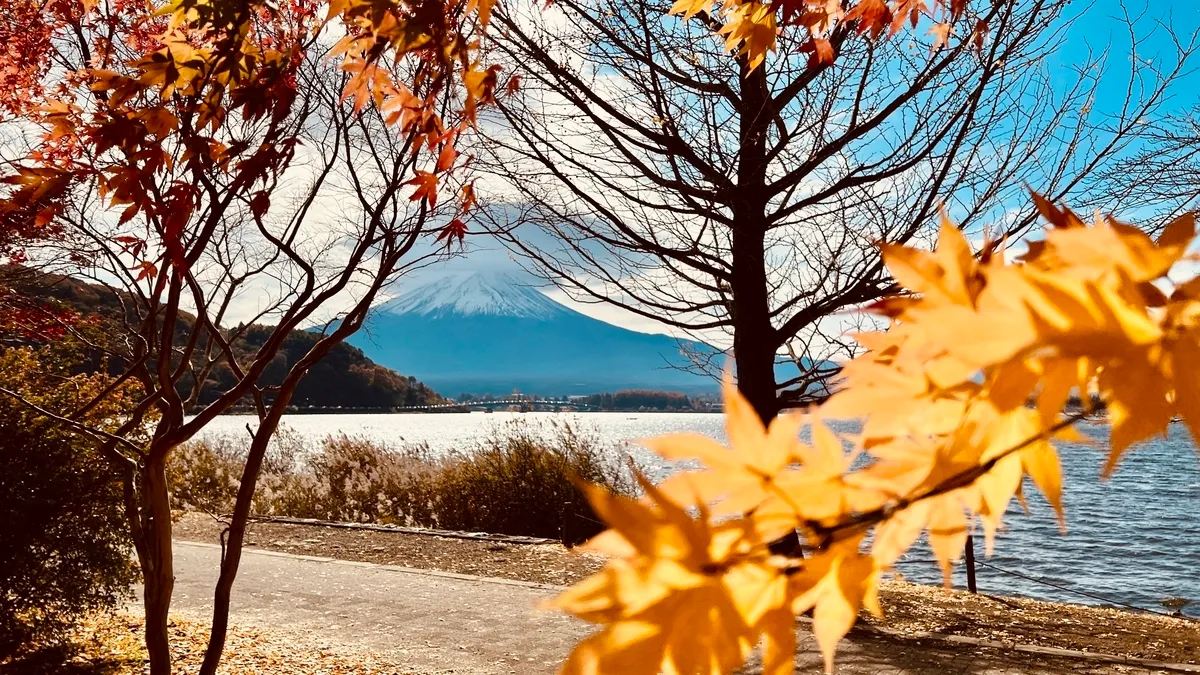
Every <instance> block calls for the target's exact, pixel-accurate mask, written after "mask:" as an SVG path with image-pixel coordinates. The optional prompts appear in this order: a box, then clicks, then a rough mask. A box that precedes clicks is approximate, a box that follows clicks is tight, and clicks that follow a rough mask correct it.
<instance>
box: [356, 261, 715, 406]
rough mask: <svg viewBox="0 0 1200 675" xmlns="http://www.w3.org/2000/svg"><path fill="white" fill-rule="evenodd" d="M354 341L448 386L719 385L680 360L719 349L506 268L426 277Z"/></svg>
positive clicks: (456, 389) (373, 355)
mask: <svg viewBox="0 0 1200 675" xmlns="http://www.w3.org/2000/svg"><path fill="white" fill-rule="evenodd" d="M350 342H351V343H352V344H353V345H354V346H356V347H358V348H360V349H362V350H363V352H365V353H366V355H367V356H368V357H369V358H370V359H372V360H373V361H375V362H376V363H379V364H380V365H383V366H387V367H389V368H393V369H395V370H398V371H400V372H403V373H408V374H411V375H413V376H415V377H416V378H417V379H419V380H421V381H422V382H425V383H426V384H428V385H429V386H430V387H432V388H434V389H435V390H437V391H438V392H439V393H441V394H442V395H445V396H456V395H458V394H459V393H471V394H485V393H492V394H497V395H500V394H506V393H508V392H510V391H512V390H513V389H514V388H515V389H520V390H521V391H523V392H529V393H536V394H540V395H546V396H561V395H568V394H592V393H597V392H604V391H616V390H620V389H667V390H673V391H682V392H686V393H703V392H712V391H716V389H717V384H716V383H715V382H714V381H713V380H712V379H711V378H709V377H706V376H703V375H699V374H696V373H692V372H685V371H683V370H681V368H682V367H684V366H686V365H688V364H689V363H690V362H689V360H688V359H687V357H686V356H685V355H684V354H683V348H685V347H686V348H687V349H692V350H697V351H702V352H707V353H710V354H715V353H718V352H719V350H717V349H715V348H713V347H709V346H708V345H705V344H702V343H696V342H691V343H688V342H684V343H682V344H681V343H680V341H678V340H676V339H675V338H672V337H668V336H666V335H653V334H648V333H639V332H636V331H631V330H627V329H625V328H620V327H618V326H614V325H612V324H609V323H605V322H603V321H600V320H598V319H593V318H591V317H588V316H586V315H584V314H581V313H579V312H576V311H575V310H573V309H570V308H568V307H566V306H564V305H561V304H559V303H557V302H555V301H554V300H551V299H550V298H549V297H547V296H545V295H543V294H542V293H541V292H539V291H538V290H537V289H535V288H533V287H532V286H530V285H529V284H528V283H526V282H525V281H523V280H522V279H520V278H519V277H517V276H515V275H513V274H510V273H507V272H456V273H451V274H447V275H445V276H439V277H437V278H435V279H430V280H426V281H424V282H423V283H420V284H418V285H415V286H414V287H412V288H409V289H407V290H405V291H404V292H402V293H401V294H400V295H398V296H397V297H394V298H392V299H391V300H389V301H387V302H385V303H383V304H381V305H379V306H378V307H376V308H375V309H374V310H373V312H372V315H371V316H370V317H369V318H368V320H367V323H366V327H365V330H363V331H360V332H359V333H357V334H356V335H355V336H354V337H352V338H351V339H350Z"/></svg>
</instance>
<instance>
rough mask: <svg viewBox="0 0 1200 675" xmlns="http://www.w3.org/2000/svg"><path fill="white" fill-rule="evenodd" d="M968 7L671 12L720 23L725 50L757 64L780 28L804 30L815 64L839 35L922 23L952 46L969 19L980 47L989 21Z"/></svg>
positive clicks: (800, 5) (691, 3) (922, 2)
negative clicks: (926, 24)
mask: <svg viewBox="0 0 1200 675" xmlns="http://www.w3.org/2000/svg"><path fill="white" fill-rule="evenodd" d="M969 9H970V0H928V1H927V0H857V1H854V2H843V1H842V0H771V1H768V2H762V1H759V0H726V1H725V2H722V3H718V4H717V6H716V7H714V2H713V0H675V3H674V4H673V5H672V6H671V13H672V14H682V15H683V16H684V18H691V17H693V16H697V15H700V17H701V18H702V19H704V20H708V21H715V22H716V23H717V24H718V26H719V28H718V32H719V34H720V35H722V36H723V37H724V39H725V49H726V50H727V51H729V52H730V53H733V54H736V55H737V56H743V57H745V58H746V60H747V62H748V63H749V66H750V67H751V68H757V67H758V66H759V65H760V64H761V63H762V62H763V60H764V59H765V58H766V57H767V54H769V53H770V52H773V51H775V48H776V44H775V36H776V35H777V34H778V32H779V31H780V30H799V31H802V32H803V34H804V35H805V36H806V38H807V41H806V42H805V43H804V45H803V47H801V49H803V50H804V51H806V52H808V54H809V64H810V65H811V66H822V65H828V64H830V63H833V62H834V60H835V59H836V58H837V51H838V43H839V42H840V40H841V39H842V37H841V36H840V35H839V33H842V34H844V33H845V32H846V31H847V30H850V31H853V32H855V33H859V34H866V35H869V36H870V37H872V38H876V39H878V38H881V37H884V36H888V37H890V36H892V35H895V34H896V33H899V32H900V31H901V30H904V29H905V28H907V27H912V28H916V27H918V26H919V25H921V23H922V21H924V22H926V23H928V24H930V25H929V28H928V32H929V34H930V35H932V36H933V38H934V41H933V48H934V49H939V48H941V47H943V46H945V45H947V44H948V43H949V41H950V38H951V36H952V35H953V34H954V33H955V30H956V26H959V24H960V23H961V22H964V21H966V22H967V26H966V27H965V28H964V27H961V26H959V27H958V28H957V30H958V31H959V32H960V33H965V34H966V36H967V39H969V40H970V42H971V44H973V45H975V46H977V47H979V46H982V45H983V43H984V41H985V40H986V38H987V32H988V21H987V18H986V16H976V17H972V16H970V15H969Z"/></svg>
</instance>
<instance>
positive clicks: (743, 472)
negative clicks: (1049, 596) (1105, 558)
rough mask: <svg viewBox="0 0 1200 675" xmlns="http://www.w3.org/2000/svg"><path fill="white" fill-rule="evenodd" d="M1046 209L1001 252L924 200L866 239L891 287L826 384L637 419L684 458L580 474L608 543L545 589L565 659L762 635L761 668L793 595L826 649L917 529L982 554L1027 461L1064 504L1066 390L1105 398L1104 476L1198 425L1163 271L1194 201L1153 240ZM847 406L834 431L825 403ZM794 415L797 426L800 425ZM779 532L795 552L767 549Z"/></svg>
mask: <svg viewBox="0 0 1200 675" xmlns="http://www.w3.org/2000/svg"><path fill="white" fill-rule="evenodd" d="M1034 199H1035V201H1036V202H1037V206H1038V208H1039V210H1040V211H1041V213H1042V215H1043V216H1044V217H1045V219H1046V220H1047V221H1048V222H1049V224H1050V228H1049V229H1048V231H1047V232H1046V235H1045V238H1044V239H1042V240H1039V241H1035V242H1031V243H1029V244H1028V247H1027V250H1026V251H1025V252H1024V253H1023V254H1022V255H1020V256H1017V257H1011V256H1008V255H1006V253H1007V252H1006V251H1005V250H1004V243H1003V242H998V241H985V242H984V243H983V245H982V247H981V249H980V250H978V251H974V250H972V248H971V246H970V244H969V242H968V241H967V240H966V238H965V237H964V236H963V234H962V233H961V232H960V230H959V229H958V228H957V227H955V226H954V224H953V223H951V222H950V221H949V220H948V219H944V222H943V225H942V230H941V236H940V243H939V245H938V247H937V249H936V250H934V251H928V250H923V249H919V248H911V247H902V246H894V245H888V244H883V245H882V252H883V256H884V259H885V261H886V263H887V265H888V268H889V270H890V271H891V273H892V275H893V276H894V278H895V279H896V280H897V282H898V284H899V286H900V287H902V290H901V291H900V292H899V293H898V294H897V295H895V296H893V297H890V298H888V299H886V300H884V301H882V302H880V303H877V304H876V305H874V306H873V308H872V309H873V310H874V311H875V312H877V313H878V314H880V315H882V318H884V319H885V320H886V321H887V322H888V323H890V325H889V326H888V328H887V330H883V331H879V332H872V333H866V334H863V335H860V336H858V340H859V342H860V343H861V344H862V345H863V346H864V347H865V348H866V351H865V353H863V354H862V355H861V356H860V357H858V358H855V359H854V360H852V361H850V362H849V363H847V364H846V367H845V370H844V371H843V373H844V375H843V380H842V382H841V386H840V387H839V390H838V391H837V392H836V393H835V394H834V395H833V396H832V397H831V398H830V399H829V400H828V401H826V402H824V403H823V404H821V405H820V406H817V407H815V408H812V409H810V410H808V411H807V413H808V414H807V416H806V417H805V416H802V415H799V414H789V415H783V416H780V417H778V418H776V419H775V420H773V421H772V422H771V424H770V426H769V427H767V428H764V427H763V425H762V423H761V421H760V420H759V418H758V417H757V416H756V415H755V413H754V411H753V410H752V409H751V408H750V406H749V405H748V404H747V403H746V402H745V401H744V400H743V399H742V397H741V396H740V395H739V394H738V392H737V391H736V389H735V388H734V386H733V384H732V382H730V381H727V382H726V386H725V400H726V411H727V434H728V437H729V441H730V444H731V446H732V447H731V448H726V447H724V446H722V445H720V444H718V443H716V442H715V441H713V440H711V439H708V438H706V437H703V436H699V435H675V436H668V437H663V438H656V439H652V440H650V441H648V442H647V446H648V447H649V448H650V449H652V450H654V451H655V452H657V453H658V454H659V455H661V456H662V457H664V458H666V459H669V460H682V459H690V460H699V462H700V463H701V464H702V468H701V469H699V470H695V471H686V472H682V473H679V474H676V475H674V476H672V477H671V478H669V479H667V480H666V481H665V482H663V483H662V484H660V485H657V486H655V485H651V484H650V483H648V482H645V481H643V484H644V487H645V489H646V497H645V498H644V499H642V500H640V501H635V500H631V499H626V498H621V497H614V496H612V495H607V494H604V493H603V492H602V491H594V492H593V494H592V499H593V503H594V505H595V508H596V511H597V513H600V514H601V515H602V516H603V517H604V518H605V521H606V522H607V523H608V524H609V526H610V528H611V529H610V530H608V531H607V532H605V533H603V534H601V535H599V536H598V537H596V538H595V539H594V540H593V541H591V542H590V543H589V545H588V546H589V547H590V548H592V549H595V550H598V551H602V552H605V553H607V554H609V555H610V556H612V560H611V562H610V563H609V564H608V566H607V567H606V568H605V569H604V571H602V572H601V573H600V574H598V575H596V576H594V577H592V578H590V579H588V580H586V581H584V582H582V583H581V584H579V585H577V586H576V587H574V588H572V589H570V590H568V591H567V592H565V593H564V594H563V595H562V596H560V597H559V598H558V599H557V600H556V601H555V603H554V604H555V606H557V607H560V608H562V609H564V610H566V611H568V612H570V613H572V614H575V615H576V616H579V617H582V618H584V619H587V620H589V621H594V622H596V623H600V624H603V625H604V626H605V627H604V629H603V630H601V631H600V632H599V633H597V634H596V635H595V636H594V637H592V638H590V639H588V640H586V641H585V642H583V643H581V644H580V645H579V647H578V648H577V649H576V650H575V652H574V653H573V654H572V656H571V658H570V659H569V660H568V662H567V664H566V665H565V666H564V672H568V673H593V672H645V673H657V672H678V673H724V672H730V671H732V670H733V669H734V668H736V667H738V666H739V665H740V664H741V663H742V662H743V660H744V659H745V658H746V657H747V655H748V654H749V652H750V650H751V649H753V648H754V647H755V646H756V645H757V644H758V643H759V642H760V641H762V642H763V643H764V645H765V646H764V655H765V667H766V671H767V672H773V673H775V672H777V673H785V672H786V673H790V672H792V656H793V651H794V635H793V630H794V619H793V617H794V615H796V614H800V613H803V612H807V611H809V610H810V609H811V610H812V612H813V631H814V633H815V635H816V638H817V641H818V644H819V645H820V647H821V649H822V651H823V652H824V654H825V657H826V661H827V666H828V668H830V669H832V663H833V655H834V649H835V646H836V644H837V642H838V640H839V639H840V638H841V637H842V636H843V635H844V634H845V633H846V632H847V631H849V629H850V628H851V626H852V625H853V624H854V621H855V618H856V616H857V615H858V613H859V611H860V610H861V609H863V608H865V609H867V610H869V611H871V612H873V613H876V614H878V613H879V607H878V602H877V600H876V594H877V585H878V580H879V578H880V575H881V573H882V572H884V571H885V570H887V569H888V568H889V567H890V566H891V565H893V564H894V563H895V562H896V561H897V560H898V559H899V558H900V557H901V556H902V555H903V554H904V553H905V552H906V551H907V550H908V549H909V548H911V547H912V546H913V545H914V544H915V542H917V541H918V539H919V538H920V537H921V535H922V534H924V535H925V536H926V538H927V540H928V542H929V546H930V548H931V549H932V551H933V554H934V556H935V557H936V558H937V560H938V561H939V563H940V564H941V565H942V567H943V570H944V571H945V573H946V577H947V581H948V580H949V572H950V569H951V565H952V564H953V563H954V562H955V561H956V560H957V559H958V557H959V556H960V555H961V553H962V551H963V548H964V544H965V541H966V538H967V536H968V534H970V533H971V532H972V531H982V533H983V535H984V536H985V537H986V541H987V547H988V551H989V552H990V551H991V549H992V547H993V544H994V538H995V534H996V532H997V531H998V530H999V529H1000V528H1002V527H1003V525H1004V522H1003V519H1004V514H1005V513H1006V511H1007V509H1008V506H1009V504H1010V502H1011V501H1012V500H1013V499H1018V500H1022V502H1023V499H1022V494H1021V486H1022V481H1023V479H1024V478H1025V477H1029V478H1030V479H1031V481H1032V483H1033V484H1034V485H1036V486H1037V488H1038V489H1039V490H1040V491H1041V492H1042V493H1044V495H1045V496H1046V499H1047V500H1048V502H1049V503H1050V504H1051V505H1052V507H1053V508H1054V509H1055V510H1056V511H1057V512H1058V515H1059V518H1060V519H1062V518H1063V515H1064V514H1063V507H1062V482H1063V478H1062V471H1061V466H1060V462H1059V457H1058V454H1057V452H1056V450H1055V447H1054V441H1056V440H1058V439H1070V440H1075V441H1079V440H1083V439H1082V438H1081V437H1080V436H1079V435H1077V433H1076V432H1075V431H1074V430H1073V428H1072V427H1071V424H1072V423H1073V422H1074V421H1076V420H1077V419H1079V415H1075V416H1066V415H1065V414H1064V409H1065V407H1066V406H1067V404H1068V401H1069V400H1070V399H1071V397H1072V395H1073V394H1074V395H1075V396H1077V397H1079V398H1082V399H1083V400H1085V401H1088V400H1091V398H1092V396H1096V397H1098V398H1099V399H1100V400H1102V401H1104V402H1105V403H1106V405H1107V407H1108V411H1109V414H1110V418H1111V434H1110V437H1109V439H1108V441H1109V443H1110V445H1111V452H1110V453H1109V456H1108V459H1107V462H1106V464H1105V467H1104V475H1108V474H1111V472H1112V471H1113V470H1115V468H1116V466H1117V463H1118V461H1119V460H1120V458H1121V456H1122V454H1123V453H1124V452H1125V451H1126V450H1127V449H1128V448H1129V447H1130V446H1132V445H1134V444H1135V443H1138V442H1140V441H1144V440H1146V439H1148V438H1151V437H1152V436H1155V435H1158V434H1165V433H1166V431H1167V426H1168V424H1169V422H1170V421H1171V419H1172V418H1173V417H1176V416H1178V417H1181V418H1182V419H1183V421H1184V423H1185V424H1186V425H1187V427H1188V428H1189V430H1190V431H1191V432H1192V435H1193V438H1200V389H1198V387H1200V385H1197V373H1198V372H1200V290H1198V289H1200V279H1192V280H1190V281H1185V282H1182V283H1174V282H1172V279H1173V278H1177V276H1176V277H1172V276H1170V275H1171V274H1172V273H1174V274H1176V275H1178V274H1179V273H1180V269H1179V268H1180V267H1181V265H1180V263H1181V262H1184V261H1186V260H1187V259H1188V258H1187V255H1186V253H1187V250H1188V247H1189V245H1190V244H1191V243H1192V242H1193V240H1194V238H1195V236H1196V224H1195V219H1194V217H1193V216H1192V215H1190V214H1189V215H1186V216H1183V217H1181V218H1179V219H1177V220H1175V221H1173V222H1171V223H1169V224H1168V225H1167V226H1166V227H1165V229H1164V230H1163V233H1162V235H1161V236H1160V237H1158V239H1152V238H1150V237H1149V236H1147V235H1146V234H1145V233H1144V232H1142V231H1141V230H1138V229H1136V228H1134V227H1132V226H1129V225H1126V224H1124V223H1121V222H1119V221H1117V220H1115V219H1112V218H1108V217H1102V216H1099V215H1098V216H1097V217H1096V219H1095V221H1094V222H1091V223H1087V222H1084V221H1083V220H1082V219H1080V218H1079V217H1078V216H1076V215H1075V214H1074V213H1072V212H1071V211H1069V210H1068V209H1066V208H1062V207H1059V206H1056V205H1054V204H1051V203H1049V202H1048V201H1046V200H1044V199H1043V198H1041V197H1040V196H1038V195H1034ZM831 419H851V420H856V421H857V422H858V423H859V424H860V425H861V427H860V430H859V431H858V432H857V433H854V434H839V433H836V432H834V431H833V430H832V429H830V428H829V427H828V426H827V425H826V424H825V421H826V420H831ZM802 427H807V430H808V432H809V436H810V438H811V441H809V442H805V441H802V440H800V435H799V432H800V430H801V428H802ZM794 530H798V531H799V532H801V533H802V535H803V538H804V540H805V543H806V544H807V547H808V548H810V549H811V550H812V551H813V554H812V555H811V556H810V557H807V558H802V557H792V556H783V555H776V554H775V553H774V552H773V547H772V546H771V543H772V542H774V541H776V540H778V539H779V538H780V537H781V536H782V535H784V534H787V533H789V532H791V531H794Z"/></svg>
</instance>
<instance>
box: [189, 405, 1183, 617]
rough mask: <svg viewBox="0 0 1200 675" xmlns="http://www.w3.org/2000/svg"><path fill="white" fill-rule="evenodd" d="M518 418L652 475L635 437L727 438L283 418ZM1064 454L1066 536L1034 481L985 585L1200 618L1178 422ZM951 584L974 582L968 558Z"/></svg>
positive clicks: (227, 432)
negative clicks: (1108, 467) (1170, 602)
mask: <svg viewBox="0 0 1200 675" xmlns="http://www.w3.org/2000/svg"><path fill="white" fill-rule="evenodd" d="M516 419H520V420H524V421H527V422H530V423H533V424H547V423H549V422H550V421H552V420H569V421H571V422H572V424H574V425H576V426H577V427H578V428H579V429H580V430H582V431H583V432H585V433H590V434H593V435H595V436H597V437H599V438H600V439H602V440H603V441H605V442H606V443H611V444H612V445H613V446H614V448H620V450H619V451H620V452H625V453H628V454H629V455H631V456H632V457H633V458H634V460H635V461H636V462H637V463H638V465H639V466H641V467H643V469H644V470H645V471H646V472H647V473H648V474H649V475H650V476H652V477H654V478H661V477H663V476H665V475H667V474H668V473H670V472H671V471H672V467H671V466H670V465H668V464H666V463H664V462H662V461H661V460H658V459H657V457H656V456H655V455H652V454H651V453H649V452H648V451H646V450H644V449H643V448H641V447H639V446H637V445H636V441H637V440H638V439H641V438H646V437H649V436H655V435H659V434H665V433H672V432H681V431H690V432H699V433H703V434H706V435H710V436H713V437H715V438H718V439H721V440H724V438H725V434H724V428H723V424H724V421H723V419H722V417H721V415H719V414H703V413H586V414H564V413H524V414H522V413H494V414H483V413H445V414H389V415H292V416H289V417H287V418H285V424H286V425H287V426H288V427H289V428H290V429H291V430H292V431H294V432H295V433H296V434H298V435H299V436H300V437H302V438H305V439H312V441H313V442H314V443H315V442H317V441H319V440H320V439H321V438H323V437H324V436H326V435H329V434H336V433H346V434H350V435H359V436H364V437H367V438H370V439H372V440H376V441H380V442H383V443H387V444H392V445H398V444H404V443H427V444H428V445H429V446H430V447H431V448H433V449H434V450H452V449H453V450H465V449H469V448H470V447H471V445H472V444H473V442H474V441H475V440H477V439H480V438H483V437H485V436H487V435H488V434H489V432H490V430H491V429H492V428H493V427H494V426H495V425H498V424H503V423H505V422H508V421H511V420H516ZM252 421H253V418H252V417H249V416H239V415H230V416H225V417H220V418H217V419H216V420H214V421H213V423H212V424H211V425H210V426H209V428H208V429H206V431H205V436H209V437H215V436H241V437H243V438H244V437H246V430H245V426H246V423H247V422H252ZM1082 430H1083V431H1084V432H1085V433H1087V434H1088V435H1091V436H1095V437H1100V436H1102V435H1103V434H1104V433H1105V429H1104V428H1103V427H1102V426H1101V425H1100V424H1099V423H1085V424H1084V425H1083V426H1082ZM1060 455H1061V456H1062V460H1063V467H1064V472H1065V474H1066V488H1065V495H1064V502H1065V504H1066V512H1067V527H1068V530H1067V533H1066V534H1061V533H1060V532H1059V529H1058V525H1057V523H1056V522H1055V519H1054V514H1053V512H1052V511H1051V509H1050V507H1049V506H1047V505H1046V503H1045V502H1044V501H1043V500H1042V499H1041V498H1040V496H1038V495H1037V493H1036V490H1035V489H1033V488H1032V486H1027V488H1026V490H1025V495H1026V497H1027V501H1028V503H1029V507H1030V509H1031V511H1032V514H1031V515H1025V514H1024V512H1023V511H1021V510H1020V508H1019V507H1017V506H1016V505H1015V504H1014V506H1013V508H1012V510H1011V511H1010V513H1009V516H1008V518H1007V519H1006V524H1007V526H1008V528H1009V529H1008V531H1006V532H1002V533H1000V535H999V536H998V538H997V543H996V553H995V555H994V556H993V557H992V558H991V559H987V558H984V557H983V542H982V541H981V540H980V541H977V542H976V551H977V557H978V558H979V559H980V561H981V562H984V563H987V564H989V565H993V566H994V567H996V568H1000V569H1001V570H1004V571H1005V572H1010V573H1002V572H1000V571H997V570H996V569H992V568H989V567H985V566H983V565H980V566H979V567H978V570H977V577H978V583H979V590H980V591H981V592H984V593H995V594H1008V595H1024V596H1029V597H1034V598H1040V599H1044V600H1055V601H1059V602H1074V603H1082V604H1107V603H1114V604H1119V603H1125V604H1129V605H1134V606H1137V607H1142V608H1146V609H1151V610H1155V611H1170V610H1167V609H1165V608H1164V607H1163V605H1162V602H1163V601H1164V600H1167V599H1171V598H1182V599H1185V600H1190V601H1191V603H1192V604H1191V605H1189V606H1187V607H1185V608H1184V610H1183V611H1184V613H1185V614H1189V615H1191V616H1197V617H1200V513H1193V512H1192V509H1200V460H1198V458H1197V454H1196V452H1195V451H1194V447H1193V445H1192V442H1191V439H1190V438H1189V437H1188V435H1187V432H1186V430H1185V429H1184V428H1183V427H1182V426H1179V425H1172V427H1171V430H1170V434H1169V438H1167V439H1157V440H1155V441H1152V442H1148V443H1145V444H1142V445H1140V446H1138V447H1136V448H1134V449H1133V450H1132V451H1131V452H1130V453H1129V454H1128V455H1126V458H1125V460H1124V461H1123V462H1122V464H1121V467H1120V468H1119V470H1118V471H1117V474H1116V475H1115V476H1114V477H1113V478H1112V479H1111V480H1109V481H1107V482H1100V481H1099V480H1098V477H1099V472H1100V466H1101V464H1102V462H1103V456H1104V450H1103V448H1102V447H1101V446H1099V445H1096V446H1086V445H1064V446H1060ZM897 568H898V570H899V571H900V572H901V573H902V574H903V575H904V576H905V577H906V578H908V579H910V580H914V581H921V582H928V583H940V582H941V572H940V570H939V569H938V568H937V565H936V564H935V563H933V562H932V555H931V554H930V552H929V549H928V548H927V547H926V546H924V544H923V543H922V544H918V545H917V546H916V547H914V548H913V549H912V550H911V551H910V552H909V555H908V556H907V558H906V559H905V560H903V561H901V563H900V564H899V565H898V566H897ZM1013 573H1015V574H1013ZM1016 574H1019V575H1023V576H1024V577H1028V579H1027V578H1022V577H1021V576H1016ZM954 584H955V586H956V587H960V588H961V587H965V585H966V580H965V572H964V570H963V568H962V566H961V565H960V566H959V567H958V568H957V569H956V570H955V579H954ZM1049 584H1052V585H1053V586H1051V585H1049ZM1056 587H1057V588H1056ZM1089 596H1092V597H1089Z"/></svg>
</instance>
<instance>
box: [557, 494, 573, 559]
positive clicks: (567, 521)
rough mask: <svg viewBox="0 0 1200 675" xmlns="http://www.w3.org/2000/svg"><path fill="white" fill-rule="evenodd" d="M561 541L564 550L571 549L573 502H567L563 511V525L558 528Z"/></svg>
mask: <svg viewBox="0 0 1200 675" xmlns="http://www.w3.org/2000/svg"><path fill="white" fill-rule="evenodd" d="M558 536H559V539H560V540H562V545H563V548H571V544H572V542H571V502H565V503H564V504H563V510H562V525H560V526H559V528H558Z"/></svg>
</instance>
